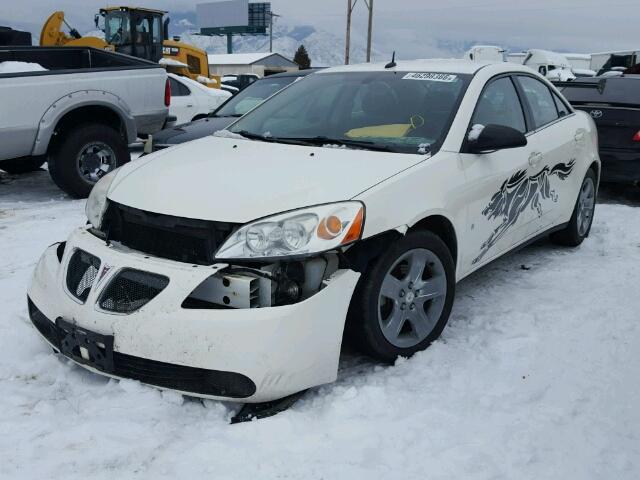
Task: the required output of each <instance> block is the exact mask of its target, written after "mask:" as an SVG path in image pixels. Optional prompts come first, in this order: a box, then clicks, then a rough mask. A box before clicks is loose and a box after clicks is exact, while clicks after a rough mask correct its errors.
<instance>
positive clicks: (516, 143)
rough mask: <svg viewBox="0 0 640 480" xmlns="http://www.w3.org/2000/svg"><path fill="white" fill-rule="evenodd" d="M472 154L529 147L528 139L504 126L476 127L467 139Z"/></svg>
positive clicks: (517, 131) (513, 129)
mask: <svg viewBox="0 0 640 480" xmlns="http://www.w3.org/2000/svg"><path fill="white" fill-rule="evenodd" d="M467 141H468V151H469V152H470V153H487V152H493V151H495V150H504V149H506V148H518V147H524V146H526V145H527V137H525V136H524V133H522V132H520V131H519V130H516V129H515V128H511V127H505V126H504V125H486V126H484V127H483V126H482V125H474V126H473V127H472V128H471V131H470V132H469V136H468V137H467Z"/></svg>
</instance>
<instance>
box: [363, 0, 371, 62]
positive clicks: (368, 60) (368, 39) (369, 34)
mask: <svg viewBox="0 0 640 480" xmlns="http://www.w3.org/2000/svg"><path fill="white" fill-rule="evenodd" d="M364 3H365V5H366V6H367V8H368V9H369V27H368V29H367V63H369V62H370V61H371V32H372V30H373V0H368V1H367V0H364Z"/></svg>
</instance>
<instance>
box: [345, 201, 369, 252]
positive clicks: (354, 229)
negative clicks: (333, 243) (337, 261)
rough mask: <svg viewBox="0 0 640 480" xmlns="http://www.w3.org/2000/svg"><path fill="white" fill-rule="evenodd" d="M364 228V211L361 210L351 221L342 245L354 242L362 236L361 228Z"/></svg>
mask: <svg viewBox="0 0 640 480" xmlns="http://www.w3.org/2000/svg"><path fill="white" fill-rule="evenodd" d="M363 226H364V210H363V209H362V208H361V209H360V210H359V211H358V213H357V215H356V217H355V218H354V219H353V223H352V224H351V226H350V227H349V231H348V232H347V234H346V235H345V237H344V239H343V240H342V245H346V244H347V243H351V242H355V241H356V240H358V239H359V238H360V236H361V235H362V227H363Z"/></svg>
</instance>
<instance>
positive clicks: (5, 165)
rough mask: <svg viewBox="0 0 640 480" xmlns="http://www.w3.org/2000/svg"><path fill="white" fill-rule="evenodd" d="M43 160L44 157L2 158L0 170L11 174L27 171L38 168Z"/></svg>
mask: <svg viewBox="0 0 640 480" xmlns="http://www.w3.org/2000/svg"><path fill="white" fill-rule="evenodd" d="M44 162H45V158H44V157H27V158H13V159H11V160H2V161H1V162H0V170H4V171H5V172H7V173H11V174H14V175H15V174H20V173H29V172H33V171H35V170H38V169H39V168H40V167H41V166H42V165H43V164H44Z"/></svg>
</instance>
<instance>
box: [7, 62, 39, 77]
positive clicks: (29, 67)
mask: <svg viewBox="0 0 640 480" xmlns="http://www.w3.org/2000/svg"><path fill="white" fill-rule="evenodd" d="M46 71H47V69H46V68H44V67H43V66H42V65H40V64H39V63H30V62H10V61H8V62H0V74H2V73H26V72H46Z"/></svg>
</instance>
